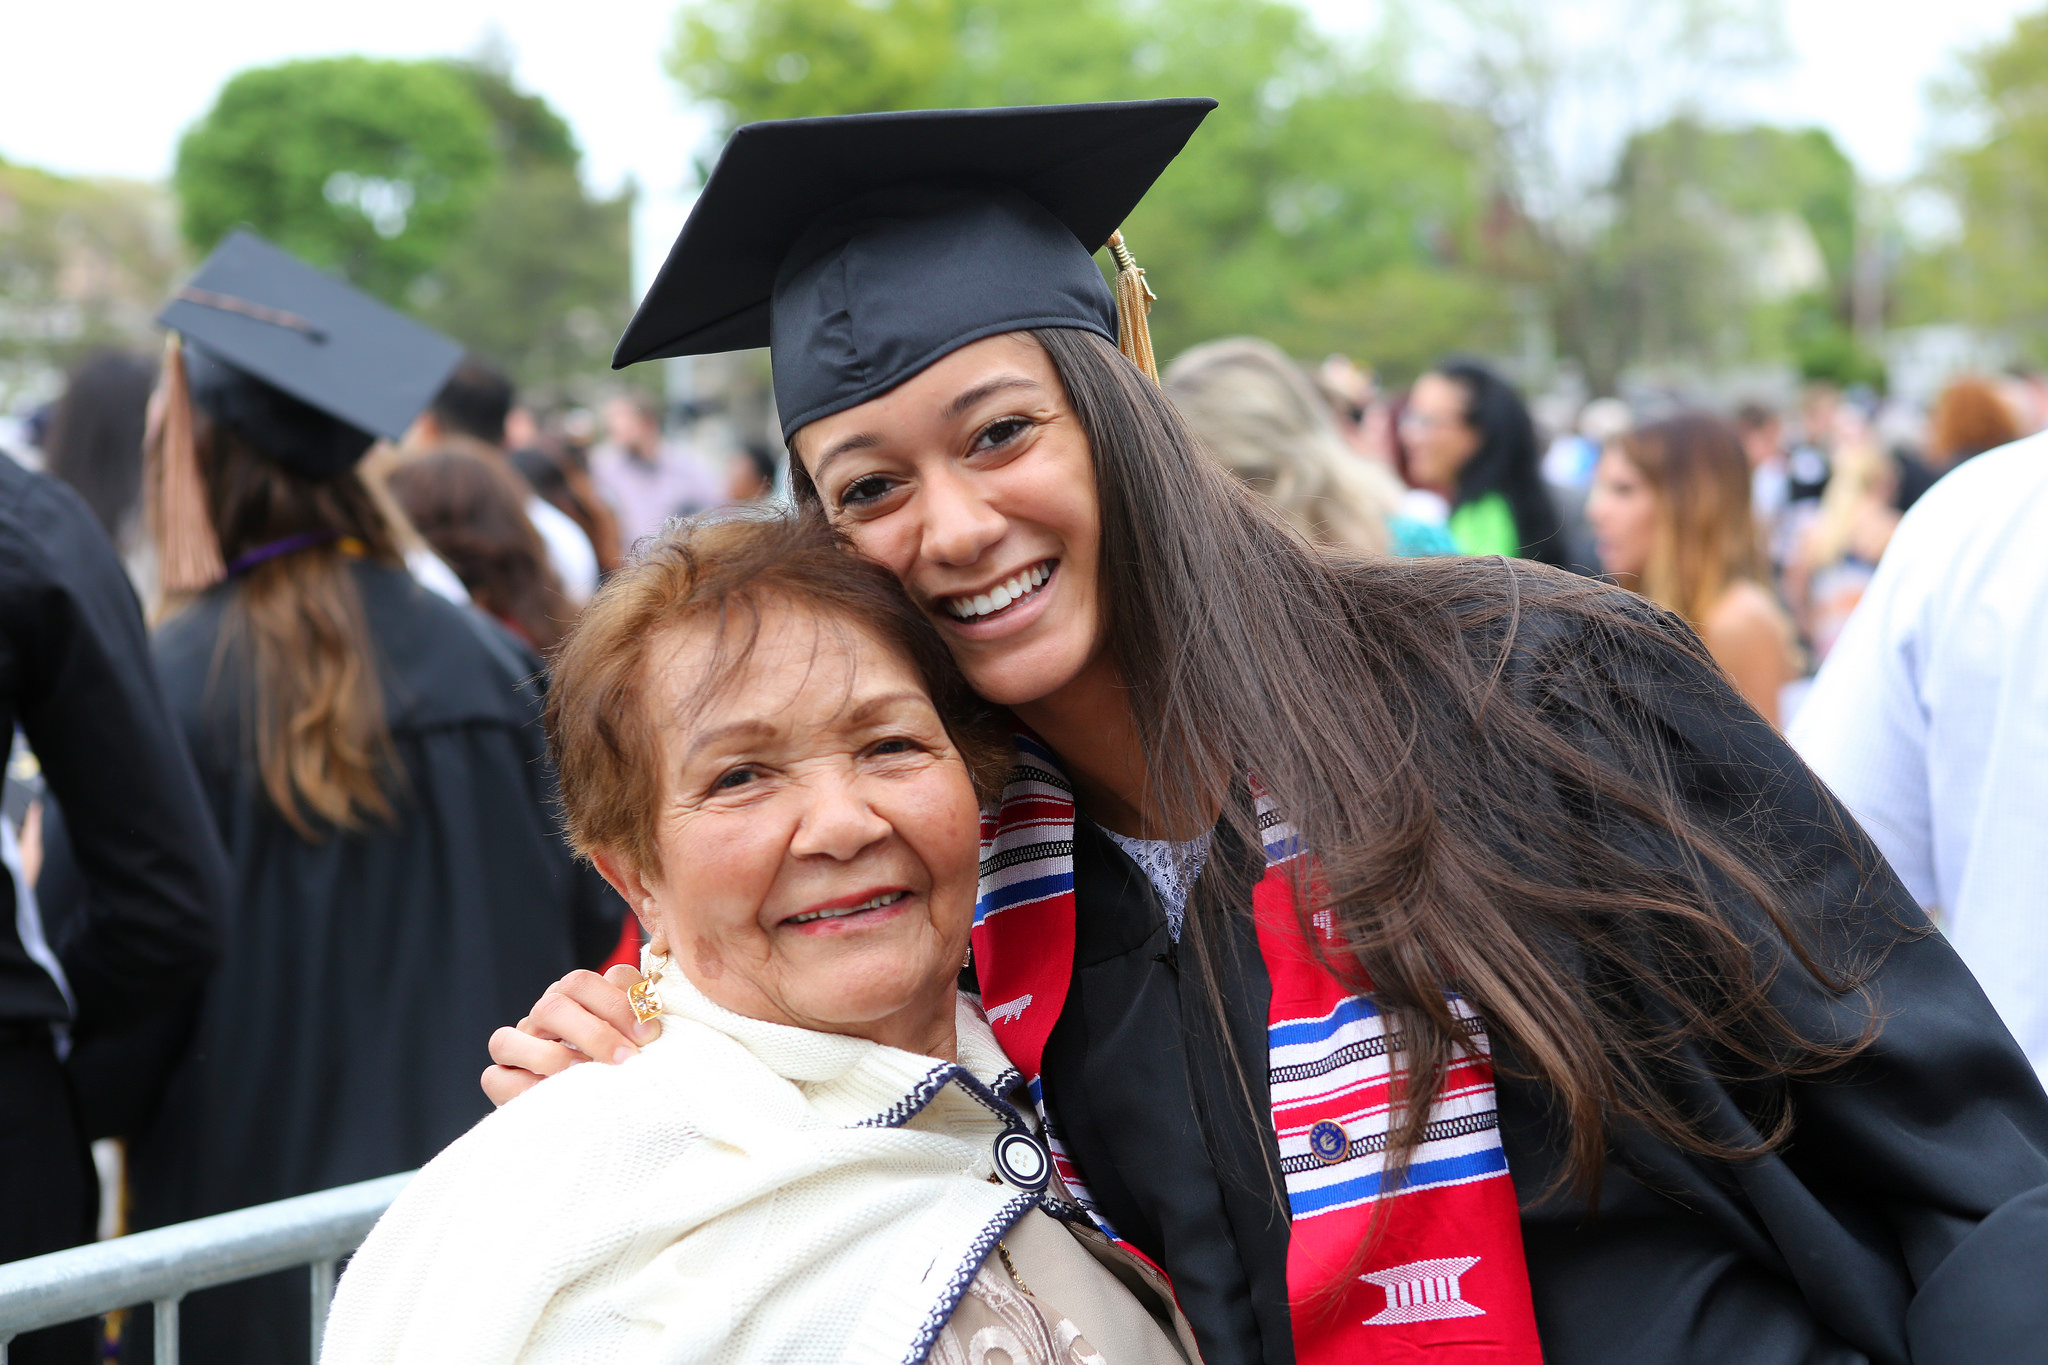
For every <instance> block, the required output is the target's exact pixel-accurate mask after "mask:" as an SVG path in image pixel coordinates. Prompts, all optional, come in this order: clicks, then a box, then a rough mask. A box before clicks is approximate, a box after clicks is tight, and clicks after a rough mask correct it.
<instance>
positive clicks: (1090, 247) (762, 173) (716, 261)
mask: <svg viewBox="0 0 2048 1365" xmlns="http://www.w3.org/2000/svg"><path fill="white" fill-rule="evenodd" d="M1215 107H1216V102H1215V101H1214V100H1210V99H1165V100H1134V101H1126V102H1122V103H1115V104H1066V105H1041V106H1032V107H1026V108H1015V109H933V110H915V111H909V112H902V113H883V114H848V115H843V116H839V117H833V118H806V119H783V120H778V121H775V122H771V123H753V124H748V125H746V126H745V127H743V128H741V129H739V130H738V131H736V132H735V133H734V134H733V135H732V138H731V139H730V140H729V141H728V142H727V143H726V145H725V149H724V151H723V152H722V153H720V155H719V158H718V164H717V165H716V166H715V167H714V168H713V169H712V172H711V177H710V179H709V180H708V181H706V182H705V186H704V191H703V193H702V194H701V195H699V196H698V199H697V203H696V205H695V207H693V208H692V209H691V211H690V217H689V219H688V221H687V222H685V223H684V225H683V230H682V234H681V235H680V236H679V237H678V238H677V239H676V243H675V246H674V248H673V249H672V250H671V251H670V252H669V256H668V260H667V262H666V263H665V264H663V266H662V268H661V273H660V274H659V275H658V276H656V278H655V281H654V284H653V286H652V287H651V288H650V289H649V290H648V291H647V297H646V298H645V299H643V300H641V303H640V309H639V311H638V312H637V313H636V314H634V317H633V320H632V322H631V323H630V324H629V325H628V326H627V328H626V331H625V335H624V336H622V337H621V338H620V339H619V345H618V349H617V351H616V352H615V353H614V354H613V357H612V365H613V367H614V368H622V367H624V366H626V365H630V364H633V363H634V362H636V361H640V360H652V359H657V358H660V357H664V356H681V355H704V354H708V353H711V352H716V351H730V350H738V349H742V348H746V347H754V346H768V347H770V348H771V357H770V359H771V363H772V366H773V369H774V374H775V400H776V405H777V408H778V410H779V412H780V414H781V418H782V430H783V436H784V438H785V439H787V437H788V436H789V434H790V433H792V432H794V431H795V430H796V429H797V428H798V427H801V426H803V425H804V424H805V423H807V422H811V421H815V420H816V419H818V418H820V417H825V416H829V415H830V414H832V413H834V412H840V411H844V410H845V409H847V408H850V407H853V406H855V405H857V404H859V403H863V402H866V401H867V400H868V399H870V398H873V397H876V396H878V395H880V394H883V393H886V392H887V391H888V390H890V389H892V388H894V387H896V386H897V385H898V384H901V383H902V382H903V381H905V380H906V379H909V378H911V377H912V376H913V375H915V374H917V373H918V372H919V371H921V370H923V369H924V368H925V367H926V366H928V365H930V364H931V363H932V362H933V361H935V360H938V359H940V358H941V357H943V356H945V355H947V354H948V353H950V352H952V351H954V350H957V349H959V348H960V347H961V346H964V345H966V344H967V343H969V342H971V341H977V340H979V339H981V338H983V337H988V336H995V335H998V334H999V333H1003V332H1015V331H1022V330H1026V329H1029V328H1039V327H1078V328H1082V329H1085V330H1088V331H1092V332H1095V333H1097V334H1099V335H1101V336H1103V337H1106V338H1107V339H1109V340H1111V341H1114V342H1117V343H1118V345H1119V346H1120V347H1121V348H1122V349H1123V351H1124V353H1125V354H1126V355H1128V356H1130V357H1131V358H1132V360H1133V361H1134V362H1136V363H1137V364H1139V365H1140V366H1141V367H1142V368H1144V369H1145V370H1146V371H1147V372H1148V373H1152V372H1153V370H1154V366H1153V364H1152V357H1151V341H1150V338H1149V336H1148V335H1147V334H1146V330H1145V312H1146V305H1147V302H1148V299H1149V296H1148V295H1147V294H1146V292H1145V284H1144V279H1143V272H1142V271H1140V270H1139V269H1138V268H1137V265H1136V263H1135V262H1134V261H1132V260H1131V258H1130V255H1129V253H1128V252H1127V251H1125V250H1124V249H1123V245H1122V242H1121V240H1120V239H1119V238H1116V237H1115V235H1114V234H1115V233H1116V230H1117V227H1118V225H1119V224H1120V223H1122V222H1123V220H1124V218H1125V216H1126V215H1127V214H1129V213H1130V211H1131V210H1132V209H1133V208H1135V207H1136V206H1137V204H1138V201H1139V200H1140V199H1142V198H1143V197H1144V195H1145V192H1146V191H1147V190H1149V189H1150V188H1151V187H1152V182H1153V181H1155V180H1157V179H1158V178H1159V175H1160V173H1161V172H1162V171H1164V170H1165V169H1166V167H1167V165H1168V164H1169V163H1170V162H1171V161H1172V160H1173V158H1174V157H1175V156H1177V155H1178V154H1179V153H1180V150H1181V148H1182V147H1183V146H1185V145H1186V144H1187V141H1188V139H1189V138H1190V137H1192V136H1193V135H1194V131H1195V129H1196V127H1197V126H1198V125H1199V124H1200V123H1201V121H1202V119H1203V118H1204V117H1205V116H1206V115H1207V114H1208V112H1209V111H1210V110H1211V109H1213V108H1215ZM1104 245H1109V246H1110V249H1111V253H1112V255H1113V257H1114V258H1115V264H1116V266H1117V280H1116V284H1115V286H1114V288H1112V286H1111V285H1110V284H1109V283H1107V282H1105V281H1104V279H1103V278H1102V272H1101V271H1100V270H1099V269H1098V268H1097V267H1096V265H1095V260H1094V254H1095V252H1096V251H1098V250H1100V249H1101V248H1102V247H1103V246H1104ZM1155 377H1156V375H1155Z"/></svg>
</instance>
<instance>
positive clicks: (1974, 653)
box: [1790, 436, 2048, 1077]
mask: <svg viewBox="0 0 2048 1365" xmlns="http://www.w3.org/2000/svg"><path fill="white" fill-rule="evenodd" d="M2044 527H2048V437H2041V436H2036V437H2033V438H2030V439H2025V440H2022V441H2020V442H2019V443H2017V444H2015V445H2010V446H2007V447H2005V448H2003V449H2000V450H1995V451H1992V452H1990V453H1988V454H1983V455H1978V456H1976V457H1974V458H1972V459H1970V460H1969V461H1967V462H1966V463H1965V464H1963V465H1962V466H1961V467H1959V468H1957V469H1955V470H1953V471H1951V472H1949V473H1947V474H1945V475H1943V476H1942V478H1941V480H1940V482H1938V483H1936V484H1935V485H1934V487H1933V488H1931V489H1929V490H1928V492H1927V495H1926V496H1925V497H1923V498H1921V499H1920V501H1919V502H1918V503H1917V504H1915V505H1914V507H1913V509H1912V510H1911V511H1909V512H1908V513H1906V515H1905V517H1904V518H1903V519H1902V520H1901V521H1900V523H1899V526H1898V530H1897V532H1896V533H1895V534H1894V535H1893V536H1892V538H1891V545H1890V547H1889V548H1888V550H1887V551H1886V553H1885V557H1884V560H1883V562H1882V563H1880V564H1879V565H1878V566H1877V572H1876V574H1875V576H1874V577H1872V579H1871V581H1870V585H1869V588H1868V589H1867V590H1866V591H1865V592H1864V594H1863V600H1862V601H1861V603H1860V604H1859V605H1858V606H1857V608H1856V612H1855V614H1854V615H1853V616H1852V617H1851V618H1850V619H1849V622H1848V625H1847V626H1846V627H1845V628H1844V629H1843V630H1842V633H1841V637H1840V639H1839V640H1838V641H1837V642H1836V644H1835V648H1834V650H1833V652H1832V653H1830V654H1829V656H1828V659H1827V662H1826V663H1825V664H1824V665H1822V667H1821V670H1820V674H1819V676H1818V677H1816V678H1815V679H1814V683H1813V689H1812V691H1811V693H1809V695H1808V697H1807V699H1806V702H1805V704H1804V705H1802V706H1801V707H1800V710H1799V714H1798V715H1797V716H1796V717H1795V718H1794V719H1793V722H1792V726H1791V731H1790V738H1791V740H1792V743H1793V745H1794V746H1795V747H1796V748H1797V749H1798V750H1799V753H1800V756H1801V757H1803V758H1804V759H1805V760H1806V761H1807V762H1808V763H1810V764H1812V765H1813V768H1814V771H1815V772H1817V773H1819V774H1820V776H1821V777H1822V778H1823V779H1825V780H1826V782H1827V784H1828V786H1829V787H1831V788H1832V789H1833V790H1834V791H1835V792H1836V793H1837V794H1839V795H1840V797H1841V798H1842V800H1843V802H1844V803H1845V804H1847V805H1848V807H1849V809H1850V810H1852V811H1853V812H1855V814H1856V817H1857V819H1858V820H1860V821H1861V822H1862V824H1863V827H1864V828H1865V829H1866V830H1868V831H1869V833H1870V837H1871V838H1872V839H1873V840H1874V841H1875V842H1876V844H1877V846H1878V847H1879V848H1880V849H1881V850H1883V852H1884V856H1885V859H1886V861H1888V862H1889V863H1890V864H1891V865H1892V867H1893V868H1894V869H1895V870H1896V871H1897V872H1898V874H1899V878H1900V880H1901V881H1903V882H1904V883H1905V884H1906V888H1907V890H1909V891H1910V892H1911V893H1912V894H1913V897H1914V899H1916V900H1918V901H1919V902H1920V903H1921V904H1922V905H1923V906H1926V907H1927V908H1928V909H1929V910H1931V911H1932V912H1934V913H1935V914H1936V915H1937V916H1938V918H1939V920H1940V923H1941V926H1942V929H1943V931H1944V932H1945V933H1946V934H1947V936H1948V938H1949V940H1950V941H1951V942H1952V943H1953V944H1954V945H1955V948H1956V951H1957V952H1958V953H1959V954H1961V956H1962V958H1963V961H1964V962H1966V963H1967V964H1968V965H1969V967H1970V970H1971V971H1972V972H1974V973H1975V974H1976V976H1977V980H1978V981H1979V982H1981V983H1982V984H1983V987H1984V992H1985V994H1986V995H1988V996H1990V998H1991V1003H1992V1004H1993V1005H1994V1006H1996V1007H1997V1009H1998V1012H1999V1014H2000V1016H2001V1017H2002V1018H2003V1019H2004V1020H2005V1022H2006V1024H2007V1026H2008V1027H2010V1028H2011V1029H2012V1032H2013V1036H2014V1037H2015V1038H2017V1039H2018V1040H2019V1043H2020V1046H2021V1047H2022V1048H2023V1049H2025V1051H2026V1053H2027V1056H2028V1058H2029V1059H2030V1060H2031V1061H2032V1062H2033V1064H2034V1067H2035V1069H2036V1070H2037V1071H2039V1072H2040V1073H2041V1074H2042V1075H2043V1076H2044V1077H2048V897H2044V894H2043V890H2042V888H2043V887H2048V837H2044V836H2048V667H2044V666H2043V663H2044V661H2048V535H2044V534H2043V528H2044Z"/></svg>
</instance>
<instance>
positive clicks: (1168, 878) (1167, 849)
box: [1096, 825, 1209, 943]
mask: <svg viewBox="0 0 2048 1365" xmlns="http://www.w3.org/2000/svg"><path fill="white" fill-rule="evenodd" d="M1096 828H1098V829H1101V828H1102V827H1101V826H1100V825H1098V826H1096ZM1102 832H1103V833H1104V834H1107V835H1108V836H1109V837H1110V838H1112V839H1114V840H1116V846H1117V847H1118V848H1120V849H1122V850H1123V851H1124V852H1125V853H1127V854H1129V855H1130V859H1131V861H1132V862H1134V863H1136V864H1137V865H1138V866H1139V868H1140V869H1142V870H1143V871H1144V873H1145V879H1146V880H1147V881H1149V882H1151V883H1152V889H1153V890H1154V891H1157V892H1158V893H1159V904H1160V905H1161V907H1163V908H1164V909H1165V911H1166V932H1167V933H1169V934H1171V935H1172V936H1173V941H1174V942H1175V943H1178V942H1180V931H1181V926H1182V925H1183V924H1185V923H1186V922H1187V917H1188V897H1189V896H1190V895H1191V894H1193V892H1194V889H1195V880H1196V879H1197V878H1198V877H1200V876H1201V875H1202V868H1203V866H1204V865H1205V864H1206V863H1207V862H1208V861H1209V836H1208V834H1207V833H1204V834H1203V835H1202V837H1201V838H1199V839H1186V840H1182V841H1179V842H1176V841H1174V840H1172V839H1133V838H1131V837H1130V836H1129V835H1127V834H1118V833H1117V832H1116V831H1115V830H1113V829H1103V830H1102Z"/></svg>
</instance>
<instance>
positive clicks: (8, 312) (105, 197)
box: [0, 160, 183, 412]
mask: <svg viewBox="0 0 2048 1365" xmlns="http://www.w3.org/2000/svg"><path fill="white" fill-rule="evenodd" d="M182 263H183V262H182V260H181V256H180V252H179V249H178V239H177V233H176V231H175V230H174V229H173V228H172V226H171V204H170V201H169V199H168V197H167V196H166V195H165V194H164V192H163V191H162V190H161V189H159V188H158V187H156V186H154V185H145V184H140V183H137V182H134V181H125V180H79V179H73V178H71V177H68V176H59V175H52V174H50V173H49V172H47V171H41V170H37V169H35V168H33V167H29V166H16V165H10V164H8V163H7V162H6V161H4V160H0V412H8V411H12V410H13V409H14V408H15V407H16V405H17V404H19V403H21V402H24V401H34V400H40V399H43V398H48V397H51V396H52V395H54V394H55V392H56V391H57V389H58V387H59V385H60V384H61V381H62V377H63V373H64V371H65V370H66V369H67V368H68V367H69V366H70V365H72V364H73V363H74V362H75V361H77V360H78V359H80V358H81V357H82V356H84V355H85V353H86V352H88V351H91V350H93V349H95V348H98V347H102V346H119V347H125V348H127V349H129V350H134V351H139V352H141V353H143V354H150V353H152V352H153V351H154V350H155V348H156V347H157V346H158V345H159V344H160V342H159V339H158V334H157V332H156V329H155V327H154V326H153V325H152V322H151V319H152V318H153V317H154V315H155V313H156V310H157V308H158V307H159V306H160V305H161V304H162V302H163V298H164V295H165V293H166V292H168V290H169V289H170V285H171V281H172V280H173V279H174V278H176V276H177V272H178V270H179V268H180V266H181V265H182Z"/></svg>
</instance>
